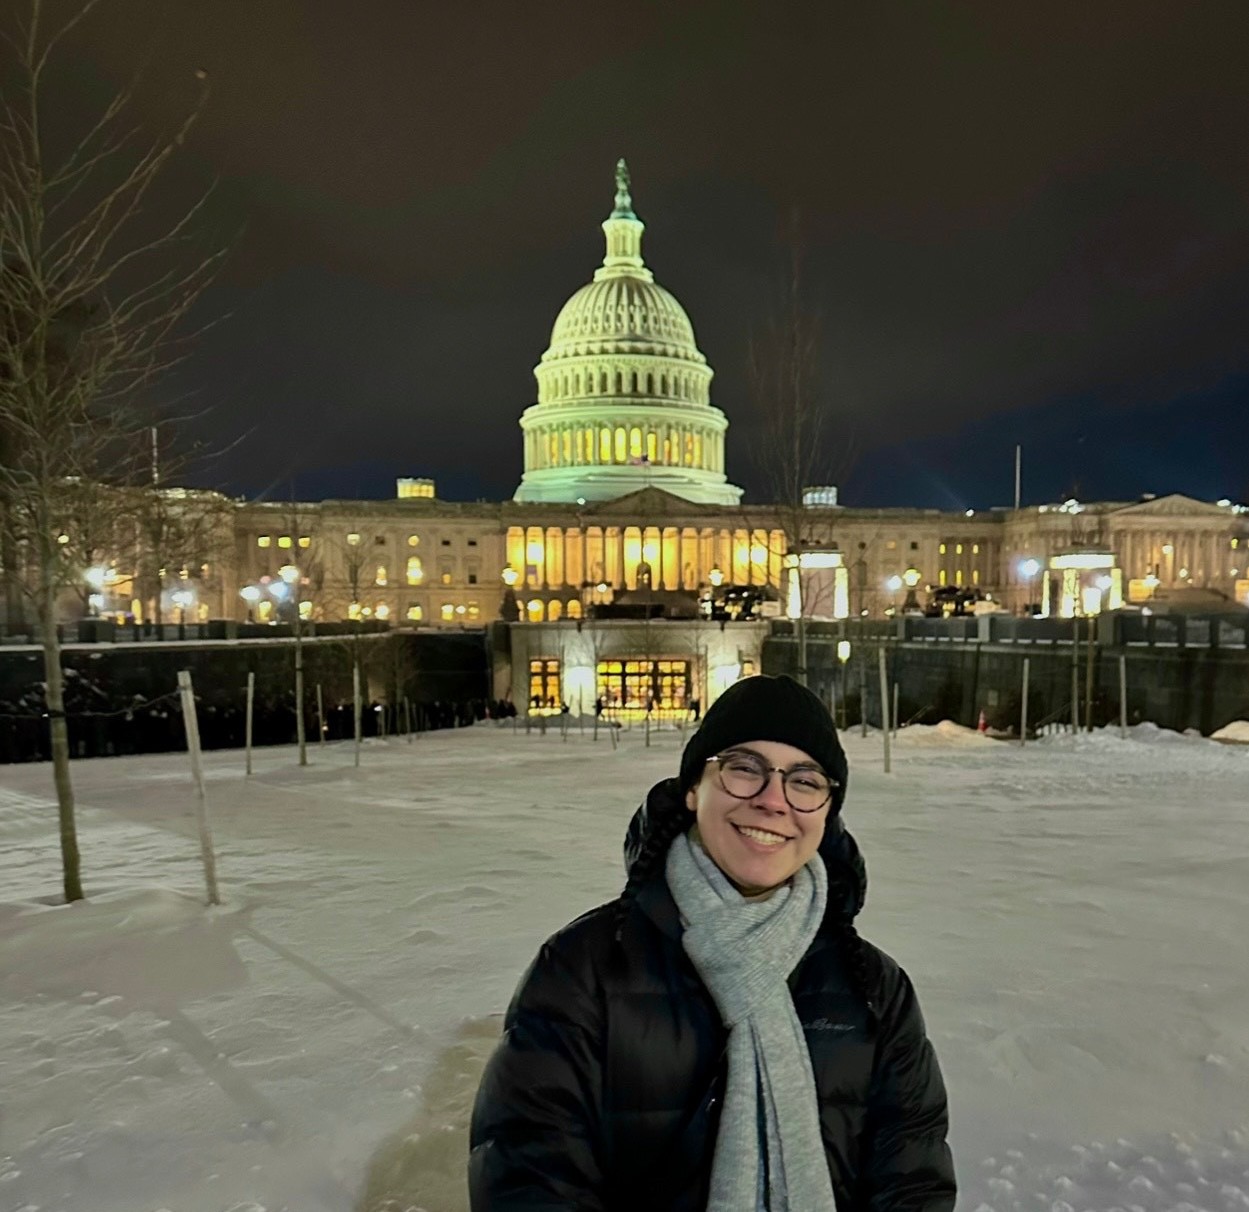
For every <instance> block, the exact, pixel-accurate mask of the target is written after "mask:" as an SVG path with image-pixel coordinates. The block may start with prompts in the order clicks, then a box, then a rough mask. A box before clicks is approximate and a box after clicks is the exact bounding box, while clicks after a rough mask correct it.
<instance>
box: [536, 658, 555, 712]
mask: <svg viewBox="0 0 1249 1212" xmlns="http://www.w3.org/2000/svg"><path fill="white" fill-rule="evenodd" d="M559 702H560V691H559V661H558V660H556V659H554V658H545V659H540V660H536V661H530V662H529V706H531V707H555V706H556V705H558V703H559Z"/></svg>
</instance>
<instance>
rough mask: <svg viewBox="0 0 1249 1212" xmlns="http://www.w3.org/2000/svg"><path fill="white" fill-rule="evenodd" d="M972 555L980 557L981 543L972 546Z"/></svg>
mask: <svg viewBox="0 0 1249 1212" xmlns="http://www.w3.org/2000/svg"><path fill="white" fill-rule="evenodd" d="M971 554H972V555H979V554H980V544H979V543H973V544H972V545H971Z"/></svg>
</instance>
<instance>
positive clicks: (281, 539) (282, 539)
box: [278, 534, 291, 550]
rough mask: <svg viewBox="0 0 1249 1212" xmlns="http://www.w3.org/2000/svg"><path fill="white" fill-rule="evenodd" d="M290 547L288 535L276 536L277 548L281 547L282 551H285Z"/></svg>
mask: <svg viewBox="0 0 1249 1212" xmlns="http://www.w3.org/2000/svg"><path fill="white" fill-rule="evenodd" d="M290 545H291V536H290V535H288V534H280V535H278V546H279V547H281V548H282V549H283V550H285V549H286V548H288V547H290Z"/></svg>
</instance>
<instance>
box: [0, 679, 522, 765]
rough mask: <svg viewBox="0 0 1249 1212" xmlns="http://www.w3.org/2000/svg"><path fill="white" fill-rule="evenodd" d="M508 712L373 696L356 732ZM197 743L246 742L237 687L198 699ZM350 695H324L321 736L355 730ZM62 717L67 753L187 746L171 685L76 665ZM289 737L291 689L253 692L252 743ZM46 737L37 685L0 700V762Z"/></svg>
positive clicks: (467, 721)
mask: <svg viewBox="0 0 1249 1212" xmlns="http://www.w3.org/2000/svg"><path fill="white" fill-rule="evenodd" d="M509 708H510V714H511V715H515V714H516V709H515V707H514V706H513V705H512V704H510V703H506V702H491V701H488V700H486V699H457V700H443V699H435V700H433V701H432V702H428V703H411V704H409V705H408V706H407V708H404V707H398V708H396V706H395V705H393V704H387V703H382V702H378V701H377V700H373V701H370V702H367V703H365V704H363V705H362V710H361V734H362V735H363V736H365V737H375V736H384V735H391V734H394V733H397V732H405V731H408V730H409V729H410V730H411V731H415V732H424V731H429V730H431V729H437V728H465V727H468V726H470V725H472V724H475V723H476V722H478V721H479V720H484V719H486V718H494V719H502V718H506V717H507V716H508V714H509ZM197 716H198V719H199V733H200V744H201V745H202V747H203V748H204V749H234V748H242V746H243V745H244V744H245V743H246V735H245V733H246V727H247V711H246V704H245V701H244V698H243V696H242V694H240V695H239V697H238V699H237V700H233V699H231V700H230V701H226V702H222V701H219V700H216V699H213V698H199V699H198V702H197ZM352 716H353V711H352V703H351V700H350V699H348V700H347V701H346V702H343V701H340V700H334V701H332V702H331V701H328V700H327V701H326V702H325V720H324V728H325V738H326V740H329V741H338V740H348V739H350V738H351V737H353V736H354V735H355V725H354V721H353V718H352ZM65 718H66V724H67V726H68V730H69V751H70V756H71V757H72V758H89V757H117V756H122V755H126V754H137V753H168V752H173V751H178V750H182V749H185V748H186V730H185V728H184V727H183V722H182V706H181V702H180V700H179V697H178V692H177V691H171V692H170V693H168V694H163V695H160V696H158V697H154V698H152V697H148V696H146V695H143V694H119V693H117V692H115V691H113V692H110V691H106V690H105V689H103V688H102V687H100V686H98V685H96V684H95V683H94V682H92V680H91V679H89V678H87V677H85V676H83V675H82V674H80V673H78V672H77V671H76V670H73V669H69V670H66V681H65ZM320 726H321V721H319V720H318V719H317V704H316V698H315V693H314V694H311V695H309V696H308V702H307V703H306V704H305V708H304V728H305V735H306V736H307V738H308V740H309V741H316V740H317V739H318V734H317V729H318V727H320ZM295 740H296V719H295V696H294V695H293V694H286V695H268V694H265V695H262V694H257V696H256V698H255V701H254V702H253V705H252V744H253V745H257V746H260V745H290V744H294V743H295ZM51 756H52V752H51V736H50V731H49V727H48V711H47V703H46V701H45V698H44V688H43V685H42V684H36V685H34V686H32V687H30V688H29V689H27V690H26V691H25V692H23V693H20V694H16V695H14V694H11V695H10V696H9V697H8V698H3V699H0V765H4V764H8V763H13V762H42V761H48V760H50V759H51Z"/></svg>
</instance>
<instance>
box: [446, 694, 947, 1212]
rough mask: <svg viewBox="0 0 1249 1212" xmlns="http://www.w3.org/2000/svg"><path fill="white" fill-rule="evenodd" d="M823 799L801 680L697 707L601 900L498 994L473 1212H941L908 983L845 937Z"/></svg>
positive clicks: (846, 905) (923, 1050)
mask: <svg viewBox="0 0 1249 1212" xmlns="http://www.w3.org/2000/svg"><path fill="white" fill-rule="evenodd" d="M845 784H846V759H845V754H844V753H843V751H842V748H841V744H840V742H839V741H838V739H837V734H836V730H835V728H834V727H833V721H832V719H831V717H830V716H829V713H828V711H827V709H826V708H825V706H824V704H823V703H821V702H820V700H819V699H818V698H817V697H816V696H815V695H813V694H812V693H811V692H810V691H809V690H807V689H806V688H805V687H802V686H799V685H798V684H797V683H796V682H793V681H791V680H790V679H788V678H769V677H755V678H747V679H745V680H744V681H741V682H738V683H736V684H735V685H733V686H731V687H730V688H729V689H728V690H727V691H725V693H724V694H723V695H721V696H720V698H719V699H718V700H717V701H716V702H715V703H714V704H713V705H712V707H711V709H710V710H709V711H708V712H707V715H706V717H705V718H704V720H703V723H702V727H701V728H700V729H699V731H698V732H697V733H695V734H694V736H693V738H692V739H691V740H690V742H689V743H688V744H687V745H686V747H685V751H684V753H683V754H682V756H681V766H680V771H679V774H678V776H677V777H676V778H673V779H666V780H664V781H663V782H661V783H659V784H658V785H656V786H655V787H653V788H652V789H651V791H650V793H649V794H648V796H647V798H646V802H645V803H644V805H643V806H642V807H641V808H640V809H639V810H638V812H637V813H636V814H635V816H634V818H633V821H632V823H631V824H630V826H629V829H628V832H627V835H626V839H625V858H626V867H627V870H628V881H627V883H626V885H625V889H624V891H623V893H622V894H621V895H620V897H618V898H617V899H616V900H615V901H614V902H611V903H609V904H608V905H605V906H602V907H601V908H599V909H596V910H594V911H592V912H590V913H588V914H585V915H584V916H582V917H580V918H578V919H577V920H576V921H575V922H573V923H571V924H570V925H569V926H567V927H565V928H564V929H563V930H562V931H560V932H559V933H558V934H556V935H555V936H554V937H553V938H551V939H549V940H548V941H547V943H546V944H545V945H544V946H543V948H542V949H541V951H540V952H539V954H538V957H537V959H536V960H535V961H534V963H533V965H532V966H531V967H530V969H529V972H528V973H527V974H526V976H525V978H524V979H523V980H522V982H521V985H520V988H519V990H518V991H517V994H516V996H515V998H514V999H513V1002H512V1006H511V1008H510V1010H509V1011H508V1016H507V1022H506V1024H505V1030H504V1034H503V1041H502V1042H501V1043H500V1045H499V1047H498V1049H497V1051H496V1052H495V1054H494V1056H493V1058H492V1059H491V1061H490V1063H489V1065H488V1066H487V1068H486V1072H485V1075H484V1077H483V1079H482V1083H481V1087H480V1089H479V1091H478V1095H477V1101H476V1106H475V1108H474V1113H473V1125H472V1137H471V1155H470V1162H469V1186H470V1196H471V1200H472V1207H473V1209H474V1210H475V1212H486V1210H490V1212H503V1210H506V1209H521V1208H533V1207H538V1206H541V1207H556V1206H558V1207H576V1208H581V1209H591V1210H594V1209H601V1210H603V1212H606V1210H607V1209H616V1208H620V1209H625V1208H640V1207H647V1208H650V1207H656V1208H658V1207H662V1208H668V1209H674V1210H678V1212H695V1210H696V1209H697V1210H701V1209H704V1208H716V1209H723V1210H724V1212H739V1210H740V1212H758V1210H759V1209H763V1208H766V1209H783V1208H801V1209H803V1210H804V1212H835V1210H836V1212H847V1210H858V1209H864V1210H866V1209H869V1208H896V1207H902V1206H905V1207H907V1208H908V1209H913V1210H914V1212H949V1210H950V1209H952V1208H953V1206H954V1197H955V1185H954V1173H953V1167H952V1163H951V1160H950V1153H949V1149H948V1147H947V1145H946V1139H945V1138H946V1129H947V1112H946V1097H945V1087H944V1084H943V1082H942V1079H941V1073H940V1070H939V1068H938V1065H937V1061H936V1057H935V1055H934V1054H933V1050H932V1047H931V1045H930V1044H929V1042H928V1039H927V1037H926V1035H925V1031H924V1024H923V1019H922V1017H921V1016H920V1012H919V1006H918V1003H917V1001H916V998H915V992H914V989H913V988H912V987H911V983H910V981H909V979H908V978H907V976H906V974H905V973H904V972H903V971H902V970H901V969H900V968H899V967H898V966H897V964H895V963H894V961H893V960H891V959H890V958H889V957H888V956H886V955H884V954H883V953H882V952H880V951H878V950H876V949H875V948H874V947H871V946H869V945H868V944H866V943H864V942H862V940H860V939H859V937H858V935H857V934H856V932H855V929H854V925H853V919H854V916H855V915H856V914H857V913H858V911H859V909H860V908H861V907H862V904H863V897H864V892H865V887H866V876H865V872H864V867H863V862H862V859H861V858H860V857H859V852H858V848H857V846H856V845H855V843H854V840H853V839H852V838H851V837H850V834H849V833H847V832H846V829H845V826H844V825H843V823H842V821H841V807H842V795H843V792H844V788H845ZM640 1159H645V1160H646V1164H645V1165H639V1164H638V1163H639V1160H640Z"/></svg>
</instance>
